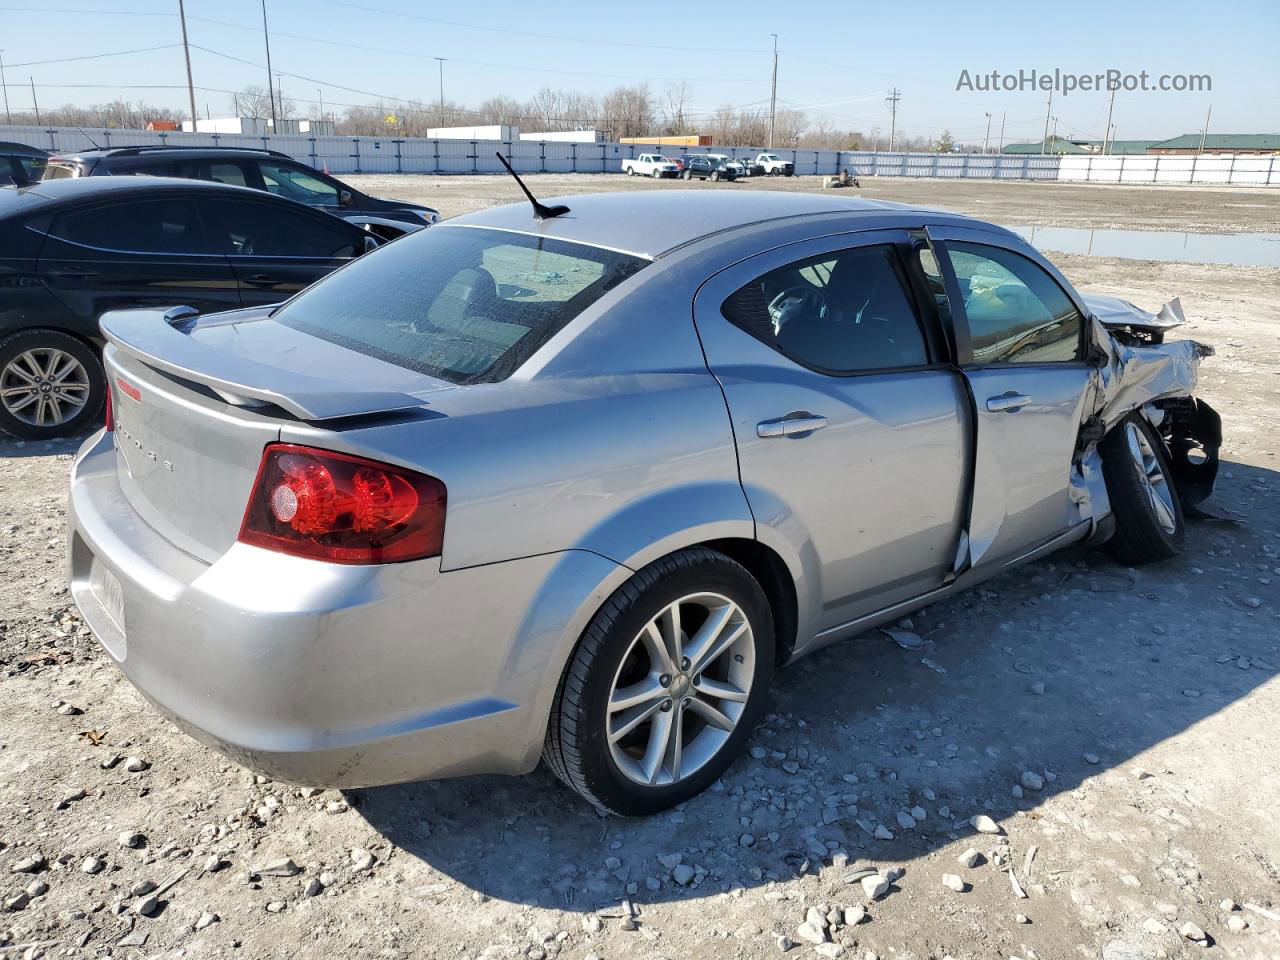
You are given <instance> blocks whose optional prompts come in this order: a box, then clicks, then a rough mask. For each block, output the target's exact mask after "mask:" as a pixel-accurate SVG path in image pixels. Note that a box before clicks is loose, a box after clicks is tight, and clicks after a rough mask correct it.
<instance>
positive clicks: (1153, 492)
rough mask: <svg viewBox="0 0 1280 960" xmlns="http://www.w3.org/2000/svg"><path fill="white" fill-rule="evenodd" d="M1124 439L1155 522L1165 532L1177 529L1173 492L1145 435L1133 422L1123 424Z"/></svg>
mask: <svg viewBox="0 0 1280 960" xmlns="http://www.w3.org/2000/svg"><path fill="white" fill-rule="evenodd" d="M1125 439H1126V440H1127V441H1128V443H1129V455H1130V456H1131V457H1133V462H1134V463H1135V464H1136V465H1137V467H1138V476H1139V478H1140V479H1141V481H1142V487H1143V490H1144V491H1145V492H1146V494H1147V500H1148V501H1150V503H1151V509H1152V511H1153V512H1154V513H1155V515H1156V522H1157V523H1159V524H1160V526H1161V528H1162V529H1163V530H1164V532H1165V533H1169V534H1172V533H1173V532H1175V531H1176V530H1177V529H1178V521H1177V518H1176V516H1175V515H1174V510H1173V492H1172V491H1171V490H1170V489H1169V481H1168V479H1167V478H1166V477H1165V475H1164V470H1162V469H1161V468H1160V459H1159V458H1158V457H1157V456H1156V452H1155V450H1153V449H1152V448H1151V442H1150V441H1149V440H1148V439H1147V435H1146V434H1145V433H1143V432H1142V431H1141V430H1140V429H1138V425H1137V424H1135V423H1129V424H1127V425H1126V426H1125Z"/></svg>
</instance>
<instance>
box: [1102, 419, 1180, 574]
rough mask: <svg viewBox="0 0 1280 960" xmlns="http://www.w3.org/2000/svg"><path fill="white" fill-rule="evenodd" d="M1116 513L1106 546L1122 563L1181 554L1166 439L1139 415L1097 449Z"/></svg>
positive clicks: (1122, 424)
mask: <svg viewBox="0 0 1280 960" xmlns="http://www.w3.org/2000/svg"><path fill="white" fill-rule="evenodd" d="M1098 452H1099V453H1100V454H1101V455H1102V475H1103V477H1104V478H1105V479H1106V482H1107V495H1108V496H1109V497H1110V498H1111V511H1112V514H1113V515H1114V516H1115V522H1116V529H1115V534H1114V535H1113V536H1112V538H1111V540H1110V541H1109V543H1108V544H1107V549H1108V551H1109V552H1110V553H1111V555H1112V556H1114V557H1115V558H1116V559H1117V560H1119V561H1120V562H1121V563H1128V564H1132V565H1141V564H1144V563H1152V562H1154V561H1157V560H1168V559H1170V558H1171V557H1176V556H1177V555H1178V554H1180V553H1181V552H1182V542H1183V537H1184V534H1185V521H1184V519H1183V516H1182V502H1181V500H1180V499H1179V497H1178V491H1177V489H1176V488H1175V487H1174V484H1173V475H1172V473H1171V472H1170V469H1169V455H1168V452H1167V451H1166V450H1165V445H1164V441H1163V440H1162V439H1161V438H1160V435H1159V434H1158V433H1156V431H1155V429H1154V428H1153V427H1152V426H1151V424H1150V423H1148V422H1147V420H1146V418H1145V417H1143V416H1142V415H1141V414H1138V413H1132V414H1130V415H1129V416H1127V417H1125V419H1123V420H1121V421H1120V422H1119V423H1118V424H1116V426H1115V428H1114V429H1112V431H1111V432H1110V433H1109V434H1107V435H1106V437H1104V438H1103V440H1102V443H1101V444H1100V445H1099V447H1098Z"/></svg>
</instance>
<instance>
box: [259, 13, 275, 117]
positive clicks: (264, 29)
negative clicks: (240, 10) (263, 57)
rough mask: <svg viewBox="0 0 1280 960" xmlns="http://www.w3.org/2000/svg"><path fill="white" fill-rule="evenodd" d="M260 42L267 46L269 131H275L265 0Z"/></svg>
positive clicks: (269, 43) (273, 95) (273, 91)
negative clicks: (269, 105) (269, 103)
mask: <svg viewBox="0 0 1280 960" xmlns="http://www.w3.org/2000/svg"><path fill="white" fill-rule="evenodd" d="M262 42H263V43H264V44H266V47H267V99H268V100H270V101H271V132H272V133H275V132H276V92H275V88H274V87H272V86H271V35H270V34H269V33H267V0H262Z"/></svg>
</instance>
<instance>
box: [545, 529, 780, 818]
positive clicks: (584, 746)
mask: <svg viewBox="0 0 1280 960" xmlns="http://www.w3.org/2000/svg"><path fill="white" fill-rule="evenodd" d="M773 663H774V634H773V616H772V613H771V611H770V609H769V604H768V601H767V600H766V599H765V595H764V591H763V590H762V589H761V587H760V584H759V583H758V582H757V581H756V579H755V578H754V577H752V576H751V574H750V573H748V572H747V570H746V569H745V568H744V567H742V566H741V565H740V564H738V563H736V562H735V561H733V560H731V559H730V558H729V557H726V556H725V555H724V554H721V553H717V552H715V551H713V550H708V549H705V548H701V547H699V548H694V549H690V550H682V551H680V552H679V553H675V554H672V555H671V556H668V557H664V558H663V559H661V560H657V561H655V562H654V563H651V564H649V565H648V566H647V567H645V568H644V569H642V570H640V571H639V572H638V573H637V574H636V575H635V576H633V577H632V578H631V579H630V580H628V581H627V582H626V583H625V584H623V585H622V586H621V587H619V588H618V590H617V591H616V592H615V593H614V594H613V596H611V597H610V598H609V599H608V600H607V601H606V602H605V604H604V606H603V607H601V608H600V610H599V611H598V612H597V613H596V615H595V617H594V618H593V619H592V621H591V623H590V625H589V626H588V627H587V629H586V631H585V632H584V633H583V635H582V639H581V640H580V641H579V642H578V646H577V648H576V649H575V650H574V653H573V656H572V657H571V658H570V660H569V664H568V666H567V667H566V668H565V671H564V674H563V676H562V677H561V680H560V686H559V689H558V690H557V691H556V698H555V702H554V705H553V706H552V710H551V719H550V723H549V725H548V728H547V739H546V743H545V745H544V747H543V753H542V756H543V759H544V760H545V761H546V762H547V765H548V766H549V767H550V768H551V769H552V770H553V771H554V772H555V774H556V776H558V777H559V778H560V779H561V780H563V781H564V782H565V783H566V784H567V785H568V786H570V787H572V788H573V789H574V790H576V791H577V792H578V793H579V794H581V795H582V796H583V797H584V798H586V799H587V800H588V801H590V802H591V803H593V804H595V805H596V806H598V807H602V808H603V809H606V810H609V811H610V812H612V813H616V814H621V815H623V816H645V815H648V814H652V813H657V812H658V811H660V810H665V809H666V808H668V807H671V806H674V805H675V804H677V803H682V802H683V801H685V800H688V799H689V798H690V797H693V796H695V795H697V794H698V793H701V792H702V791H703V790H705V789H706V788H707V787H709V786H710V785H711V784H712V783H714V782H715V781H716V780H717V779H718V778H719V777H720V776H721V775H722V774H723V773H724V772H725V770H726V769H728V767H729V765H730V764H731V763H732V762H733V760H734V758H735V757H737V755H738V754H739V753H740V752H741V750H742V746H743V744H744V743H745V741H746V739H747V737H749V736H750V735H751V730H752V728H753V727H754V726H755V724H756V721H757V720H758V719H759V716H760V713H761V711H762V710H763V709H764V702H765V697H766V695H767V690H768V686H769V681H770V679H771V678H772V675H773Z"/></svg>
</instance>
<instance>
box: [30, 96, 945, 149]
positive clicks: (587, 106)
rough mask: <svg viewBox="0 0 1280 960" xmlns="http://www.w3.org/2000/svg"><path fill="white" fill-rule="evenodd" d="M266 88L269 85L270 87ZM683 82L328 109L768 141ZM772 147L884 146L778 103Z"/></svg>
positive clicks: (348, 127)
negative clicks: (706, 105) (707, 106)
mask: <svg viewBox="0 0 1280 960" xmlns="http://www.w3.org/2000/svg"><path fill="white" fill-rule="evenodd" d="M272 92H273V93H274V92H275V91H272ZM690 100H691V92H690V88H689V84H688V83H686V82H683V81H679V82H673V83H670V84H667V85H666V87H665V88H664V89H663V90H662V92H661V93H660V94H655V93H654V92H653V91H652V90H650V88H649V86H648V85H647V84H635V85H631V86H620V87H616V88H614V89H613V90H611V91H609V92H608V93H605V94H603V95H598V96H597V95H595V94H587V93H581V92H579V91H576V90H566V89H558V88H553V87H542V88H541V89H539V90H538V91H537V92H535V93H534V94H533V95H532V96H531V97H529V98H528V99H527V100H519V99H517V98H515V97H512V96H506V95H502V96H496V97H490V98H489V99H487V100H485V101H484V102H483V103H481V104H479V105H478V106H476V107H467V106H465V105H463V104H461V103H458V102H456V101H452V100H446V101H445V102H444V103H443V104H441V103H440V102H439V101H432V100H429V99H425V100H410V101H395V102H380V103H373V104H368V105H364V106H348V107H345V108H343V109H342V110H341V111H329V110H326V111H325V118H326V119H327V118H332V119H334V121H335V132H336V133H338V134H341V135H346V136H387V135H394V136H404V137H423V136H426V134H427V131H428V130H429V129H430V128H432V127H441V126H444V127H451V126H486V125H490V124H505V125H508V126H515V127H520V128H522V129H523V130H524V131H525V132H533V131H547V132H552V131H563V130H589V129H593V130H600V131H602V132H603V133H604V134H605V138H606V139H607V140H613V141H616V140H620V139H622V138H623V137H650V136H672V137H674V136H684V135H690V134H709V135H710V136H711V137H712V139H713V142H714V143H715V144H718V145H723V146H765V145H766V144H767V143H768V142H769V109H768V104H767V103H758V104H752V105H748V106H734V105H725V106H722V107H719V108H717V109H715V110H713V111H711V112H710V113H709V114H708V113H706V112H699V111H697V110H695V109H694V108H693V107H692V106H691V105H690ZM227 106H228V107H229V108H231V109H232V110H233V111H234V112H235V113H236V114H238V115H239V116H242V117H258V118H265V117H269V116H271V94H270V93H268V91H267V90H266V88H264V87H262V86H247V87H245V88H244V89H243V90H241V91H239V92H238V93H236V94H233V95H232V97H231V98H230V102H229V103H228V104H227ZM318 113H319V111H318V110H317V109H314V108H306V109H304V108H301V107H300V106H299V105H298V104H297V103H296V102H295V101H293V100H290V99H288V98H285V97H281V96H279V95H278V93H277V96H276V115H277V116H279V117H297V116H303V115H311V116H315V115H317V114H318ZM184 118H185V112H183V111H180V110H173V109H170V108H167V107H156V106H152V105H150V104H147V103H144V102H142V101H138V102H136V103H131V102H129V101H127V100H124V99H117V100H114V101H112V102H110V103H103V104H95V105H93V106H90V107H75V106H70V105H67V106H61V107H55V108H52V109H44V110H41V111H40V122H41V123H43V124H46V125H50V126H67V127H86V128H89V127H117V128H132V129H139V128H142V127H145V126H146V124H147V123H148V122H149V121H153V120H174V121H181V120H182V119H184ZM13 120H14V123H18V124H31V123H35V115H34V113H32V112H30V111H14V112H13ZM773 143H774V146H775V147H777V148H780V149H785V148H797V149H810V150H876V149H879V150H887V149H888V148H889V136H888V132H887V130H885V129H882V128H872V129H871V130H868V131H863V130H857V129H851V128H847V127H842V126H838V125H834V124H833V123H831V121H829V120H828V119H827V118H826V117H825V116H823V115H821V114H817V115H815V116H812V117H811V116H810V115H808V114H806V113H805V112H804V111H803V110H798V109H794V108H791V107H781V108H779V109H778V111H777V114H776V116H775V118H774V136H773ZM954 146H955V142H954V140H953V139H952V137H951V135H950V133H948V132H946V131H944V132H943V133H942V135H941V136H940V137H938V138H937V139H932V138H928V137H905V136H903V135H902V134H901V133H898V134H897V135H896V137H895V138H894V148H895V149H897V150H904V151H910V152H931V151H938V150H941V151H948V150H950V149H952V148H953V147H954Z"/></svg>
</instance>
